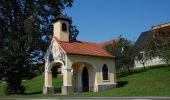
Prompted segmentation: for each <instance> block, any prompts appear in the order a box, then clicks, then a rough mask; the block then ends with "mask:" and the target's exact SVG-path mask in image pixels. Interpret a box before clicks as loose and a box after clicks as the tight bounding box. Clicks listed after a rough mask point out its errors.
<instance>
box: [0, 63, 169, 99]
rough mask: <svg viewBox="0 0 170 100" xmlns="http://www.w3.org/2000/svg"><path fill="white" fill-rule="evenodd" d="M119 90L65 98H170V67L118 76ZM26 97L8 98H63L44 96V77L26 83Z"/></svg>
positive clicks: (59, 80) (55, 80)
mask: <svg viewBox="0 0 170 100" xmlns="http://www.w3.org/2000/svg"><path fill="white" fill-rule="evenodd" d="M118 76H119V78H118V83H119V87H118V88H113V89H109V90H105V91H100V92H95V93H94V92H90V93H89V92H86V93H74V94H72V95H69V96H64V97H87V96H88V97H106V96H107V97H114V96H124V97H125V96H170V66H169V67H161V66H157V67H151V68H148V69H147V70H144V69H143V68H140V69H134V70H132V74H131V75H126V73H121V74H119V75H118ZM61 80H62V76H59V77H58V78H57V79H54V81H53V82H54V83H56V84H55V85H54V86H55V87H57V86H58V87H60V86H62V81H61ZM23 84H24V85H25V87H26V95H12V96H8V97H28V98H29V97H63V96H62V95H60V94H53V95H52V94H51V95H42V89H43V76H38V77H36V78H34V79H32V80H27V81H24V82H23ZM4 87H5V84H0V97H7V96H5V94H4V93H3V88H4Z"/></svg>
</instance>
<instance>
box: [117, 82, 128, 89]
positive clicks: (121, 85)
mask: <svg viewBox="0 0 170 100" xmlns="http://www.w3.org/2000/svg"><path fill="white" fill-rule="evenodd" d="M127 84H128V81H118V82H117V88H121V87H124V86H125V85H127Z"/></svg>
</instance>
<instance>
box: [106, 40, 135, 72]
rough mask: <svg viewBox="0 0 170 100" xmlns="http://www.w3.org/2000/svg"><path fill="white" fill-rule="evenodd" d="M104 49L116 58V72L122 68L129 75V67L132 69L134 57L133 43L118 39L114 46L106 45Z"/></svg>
mask: <svg viewBox="0 0 170 100" xmlns="http://www.w3.org/2000/svg"><path fill="white" fill-rule="evenodd" d="M104 49H105V50H106V51H107V52H108V53H110V54H111V55H113V56H115V57H116V68H117V69H118V70H119V69H122V68H123V69H127V70H128V72H129V73H130V67H133V65H134V60H135V56H136V49H135V47H134V43H133V42H131V41H129V40H126V39H120V40H119V42H117V43H116V44H115V45H113V44H109V45H106V46H105V47H104Z"/></svg>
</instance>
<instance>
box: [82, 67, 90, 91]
mask: <svg viewBox="0 0 170 100" xmlns="http://www.w3.org/2000/svg"><path fill="white" fill-rule="evenodd" d="M82 89H83V92H87V91H89V73H88V70H87V68H86V67H84V68H83V71H82Z"/></svg>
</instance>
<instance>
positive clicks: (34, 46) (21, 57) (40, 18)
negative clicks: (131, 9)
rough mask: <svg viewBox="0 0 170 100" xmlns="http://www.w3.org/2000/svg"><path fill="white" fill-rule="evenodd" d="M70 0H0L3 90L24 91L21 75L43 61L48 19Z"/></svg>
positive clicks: (47, 36) (66, 5)
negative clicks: (4, 82)
mask: <svg viewBox="0 0 170 100" xmlns="http://www.w3.org/2000/svg"><path fill="white" fill-rule="evenodd" d="M72 2H73V1H72V0H1V1H0V68H1V69H2V70H1V71H2V73H1V74H0V75H1V78H3V79H5V81H6V82H7V84H8V86H7V89H6V94H18V93H23V92H24V86H22V79H23V78H24V77H26V75H29V73H30V72H31V71H30V66H31V65H32V64H34V65H35V64H41V63H44V60H43V57H44V53H45V51H46V49H47V47H48V45H49V43H50V37H51V34H52V23H53V21H54V19H55V18H56V17H57V16H58V15H59V14H60V13H62V11H63V10H64V9H65V7H71V6H72Z"/></svg>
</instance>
